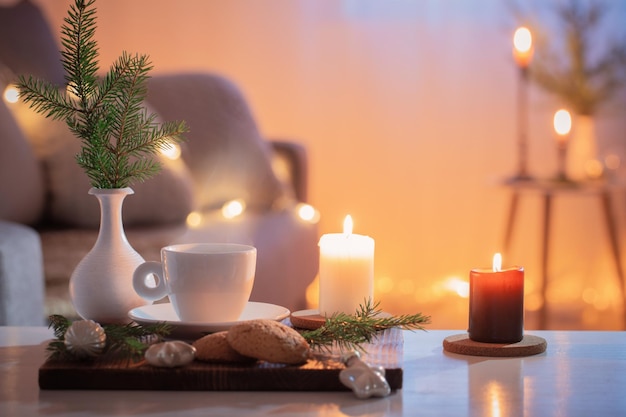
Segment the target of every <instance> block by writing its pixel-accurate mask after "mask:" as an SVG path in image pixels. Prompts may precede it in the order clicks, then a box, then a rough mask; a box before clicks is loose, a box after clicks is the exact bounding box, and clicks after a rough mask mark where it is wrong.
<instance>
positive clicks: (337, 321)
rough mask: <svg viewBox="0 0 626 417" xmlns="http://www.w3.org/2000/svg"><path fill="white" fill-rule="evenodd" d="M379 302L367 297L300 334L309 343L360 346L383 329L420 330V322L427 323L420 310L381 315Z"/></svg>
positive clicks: (323, 346) (356, 347) (421, 327)
mask: <svg viewBox="0 0 626 417" xmlns="http://www.w3.org/2000/svg"><path fill="white" fill-rule="evenodd" d="M379 304H380V303H379V302H377V303H375V304H373V305H372V303H371V301H370V300H367V301H366V302H365V304H364V305H360V306H359V309H358V310H357V311H356V313H355V314H354V315H350V314H346V313H336V314H333V315H332V316H331V317H327V318H326V322H325V323H324V325H323V326H321V327H320V328H318V329H316V330H305V331H302V332H301V334H302V336H303V337H304V338H305V339H306V340H307V342H309V344H310V345H311V347H313V348H320V349H322V350H330V349H331V348H332V346H333V345H336V346H337V347H339V348H340V349H342V350H344V349H358V350H363V344H365V343H370V342H371V341H372V340H373V339H374V337H375V336H376V335H377V334H379V332H382V331H384V330H387V329H391V328H395V327H398V328H401V329H405V330H424V327H423V325H424V324H428V323H430V317H429V316H424V315H423V314H421V313H417V314H410V315H409V314H405V315H401V316H387V315H384V314H383V312H382V310H380V308H379Z"/></svg>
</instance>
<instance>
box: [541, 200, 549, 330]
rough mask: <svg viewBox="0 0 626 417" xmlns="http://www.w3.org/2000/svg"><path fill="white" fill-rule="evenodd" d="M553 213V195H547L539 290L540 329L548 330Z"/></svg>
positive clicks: (544, 204)
mask: <svg viewBox="0 0 626 417" xmlns="http://www.w3.org/2000/svg"><path fill="white" fill-rule="evenodd" d="M551 212H552V194H550V193H545V194H544V195H543V225H542V237H543V242H542V244H543V247H542V248H541V282H540V283H539V289H540V292H541V307H540V309H539V323H538V327H539V329H541V330H543V329H546V326H547V324H548V306H547V303H548V301H547V297H546V294H547V289H548V255H549V249H550V216H551V214H552V213H551Z"/></svg>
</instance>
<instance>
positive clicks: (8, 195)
mask: <svg viewBox="0 0 626 417" xmlns="http://www.w3.org/2000/svg"><path fill="white" fill-rule="evenodd" d="M0 126H1V127H0V219H4V220H11V221H14V222H19V223H25V224H34V223H36V222H37V221H38V220H39V219H40V217H41V215H42V212H43V204H44V197H45V193H44V185H43V179H42V174H41V169H40V166H39V163H38V162H37V160H36V158H35V154H34V152H33V150H32V149H31V147H30V146H29V144H28V141H27V140H26V138H25V137H24V135H23V133H22V132H21V130H20V128H19V127H18V125H17V123H16V121H15V120H14V118H13V116H12V115H11V112H10V111H9V110H8V108H7V106H6V105H5V103H4V100H2V99H0Z"/></svg>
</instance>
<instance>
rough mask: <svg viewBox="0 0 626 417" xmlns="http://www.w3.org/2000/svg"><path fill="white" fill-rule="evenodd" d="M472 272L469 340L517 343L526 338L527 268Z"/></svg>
mask: <svg viewBox="0 0 626 417" xmlns="http://www.w3.org/2000/svg"><path fill="white" fill-rule="evenodd" d="M501 265H502V258H501V257H500V254H496V255H495V256H494V260H493V268H492V269H491V270H489V269H472V270H471V271H470V294H469V295H470V300H469V330H468V333H469V337H470V339H472V340H474V341H476V342H485V343H516V342H519V341H520V340H522V338H523V337H524V268H521V267H512V268H508V269H505V270H502V269H501Z"/></svg>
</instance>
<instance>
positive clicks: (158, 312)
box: [128, 301, 290, 340]
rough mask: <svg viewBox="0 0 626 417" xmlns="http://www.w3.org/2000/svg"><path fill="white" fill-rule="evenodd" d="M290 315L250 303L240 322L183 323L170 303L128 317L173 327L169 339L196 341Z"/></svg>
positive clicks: (274, 307)
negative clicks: (244, 323)
mask: <svg viewBox="0 0 626 417" xmlns="http://www.w3.org/2000/svg"><path fill="white" fill-rule="evenodd" d="M289 314H290V311H289V309H287V308H285V307H281V306H278V305H274V304H268V303H258V302H254V301H249V302H248V304H246V307H245V308H244V310H243V313H241V316H240V317H239V320H237V321H230V322H214V323H196V322H183V321H181V320H180V319H179V318H178V316H177V315H176V312H175V311H174V307H173V306H172V304H170V303H163V304H152V305H147V306H143V307H137V308H134V309H132V310H130V311H129V312H128V317H130V318H131V319H132V320H134V321H135V322H137V323H139V324H141V325H149V324H155V323H167V324H169V325H170V326H172V331H171V333H170V334H169V336H168V337H169V338H172V339H187V340H195V339H198V338H200V337H202V336H204V335H205V334H207V333H215V332H220V331H222V330H228V329H229V328H230V327H231V326H233V325H234V324H237V323H239V322H241V321H245V320H253V319H270V320H276V321H280V320H283V319H285V318H287V317H289Z"/></svg>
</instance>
